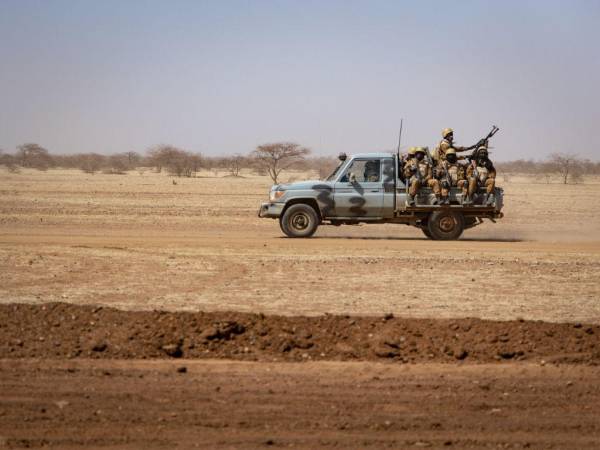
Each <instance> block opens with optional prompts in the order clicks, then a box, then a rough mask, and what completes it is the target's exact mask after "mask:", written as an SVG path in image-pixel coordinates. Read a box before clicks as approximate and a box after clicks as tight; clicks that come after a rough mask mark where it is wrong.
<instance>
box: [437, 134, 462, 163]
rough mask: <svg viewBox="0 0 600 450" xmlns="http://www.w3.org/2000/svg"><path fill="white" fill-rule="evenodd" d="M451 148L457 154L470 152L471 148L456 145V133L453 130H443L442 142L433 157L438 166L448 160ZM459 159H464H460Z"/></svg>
mask: <svg viewBox="0 0 600 450" xmlns="http://www.w3.org/2000/svg"><path fill="white" fill-rule="evenodd" d="M451 148H453V149H454V150H455V151H456V152H464V151H466V150H469V148H467V147H460V146H458V145H454V131H452V128H444V129H443V130H442V140H441V141H440V143H439V144H438V145H437V147H436V148H435V150H434V151H433V154H432V155H431V157H432V158H433V160H434V161H435V162H436V163H437V164H439V163H440V162H441V161H444V160H445V159H446V153H447V152H448V150H450V149H451ZM458 159H464V158H462V157H459V158H458Z"/></svg>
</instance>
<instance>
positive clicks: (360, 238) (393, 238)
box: [311, 236, 527, 242]
mask: <svg viewBox="0 0 600 450" xmlns="http://www.w3.org/2000/svg"><path fill="white" fill-rule="evenodd" d="M311 239H347V240H357V241H432V239H429V238H427V237H425V236H423V237H420V236H414V237H410V236H406V237H397V236H388V237H377V236H313V237H312V238H311ZM457 240H458V241H465V242H527V239H518V238H485V237H480V238H479V237H478V238H460V239H457ZM432 242H433V241H432ZM439 242H444V241H439ZM446 242H448V241H446Z"/></svg>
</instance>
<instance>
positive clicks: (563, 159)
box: [549, 153, 582, 184]
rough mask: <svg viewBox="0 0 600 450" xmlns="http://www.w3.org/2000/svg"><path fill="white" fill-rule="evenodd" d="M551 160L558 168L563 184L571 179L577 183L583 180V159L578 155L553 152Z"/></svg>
mask: <svg viewBox="0 0 600 450" xmlns="http://www.w3.org/2000/svg"><path fill="white" fill-rule="evenodd" d="M549 162H550V163H551V164H552V165H553V166H554V167H555V168H556V172H558V174H559V175H560V178H561V180H562V182H563V184H567V183H568V182H569V181H573V182H575V183H577V182H579V181H580V180H581V174H582V161H581V159H579V157H577V155H571V154H565V153H553V154H552V155H550V161H549Z"/></svg>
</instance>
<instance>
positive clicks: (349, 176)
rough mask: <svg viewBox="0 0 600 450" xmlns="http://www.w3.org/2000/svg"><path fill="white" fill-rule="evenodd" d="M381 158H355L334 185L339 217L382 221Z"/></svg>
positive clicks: (337, 215)
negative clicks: (379, 219)
mask: <svg viewBox="0 0 600 450" xmlns="http://www.w3.org/2000/svg"><path fill="white" fill-rule="evenodd" d="M382 174H383V170H382V159H381V158H356V159H354V160H352V162H351V163H350V164H349V165H348V167H347V168H346V170H345V171H344V173H343V174H342V175H341V176H340V178H339V179H338V180H339V181H337V182H336V183H335V185H334V193H333V195H334V201H335V216H336V217H382V216H383V198H384V183H383V181H384V180H383V176H382Z"/></svg>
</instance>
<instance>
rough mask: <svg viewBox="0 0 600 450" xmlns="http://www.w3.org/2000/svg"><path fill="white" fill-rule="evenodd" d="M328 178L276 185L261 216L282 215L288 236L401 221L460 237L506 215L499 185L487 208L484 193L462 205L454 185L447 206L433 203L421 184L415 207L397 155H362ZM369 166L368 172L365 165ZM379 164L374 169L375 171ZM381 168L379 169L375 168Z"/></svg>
mask: <svg viewBox="0 0 600 450" xmlns="http://www.w3.org/2000/svg"><path fill="white" fill-rule="evenodd" d="M339 159H340V163H339V165H338V166H337V168H336V169H335V170H334V171H333V173H332V174H331V175H330V176H329V177H327V178H326V179H325V180H316V181H301V182H295V183H289V184H276V185H274V186H273V187H272V188H271V191H270V193H269V201H268V202H265V203H262V205H261V206H260V209H259V212H258V216H259V217H261V218H271V219H279V225H280V227H281V230H282V231H283V232H284V233H285V234H286V235H287V236H289V237H293V238H301V237H310V236H312V235H313V234H314V233H315V231H316V230H317V228H318V227H319V225H335V226H340V225H356V224H359V223H397V224H405V225H410V226H414V227H417V228H420V229H421V230H422V231H423V233H424V234H425V236H427V237H428V238H430V239H436V240H451V239H458V238H459V237H460V236H461V235H462V233H463V231H464V230H466V229H468V228H472V227H474V226H477V225H480V224H481V223H483V219H489V220H490V221H492V222H495V221H496V219H499V218H501V217H503V213H502V212H501V210H502V206H503V190H502V188H498V187H496V188H495V192H494V196H495V202H494V204H493V205H490V206H485V205H484V204H483V202H482V197H483V196H482V195H479V194H481V193H482V192H483V191H480V192H478V193H477V195H475V201H474V202H473V204H472V205H469V206H466V205H464V206H463V205H462V198H461V197H462V194H461V191H460V190H459V189H457V188H455V187H453V188H452V189H451V191H450V204H449V205H434V204H432V203H433V199H434V196H433V194H432V192H431V189H430V188H421V189H420V191H419V194H418V195H417V198H416V202H415V205H414V206H407V204H406V196H407V193H406V181H407V180H405V179H404V177H403V175H402V160H401V159H400V158H398V155H396V154H394V153H364V154H357V155H353V156H352V157H350V158H347V157H346V155H345V154H341V155H340V157H339ZM367 168H368V172H367V170H366V169H367ZM374 168H375V170H374ZM377 168H378V170H377Z"/></svg>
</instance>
